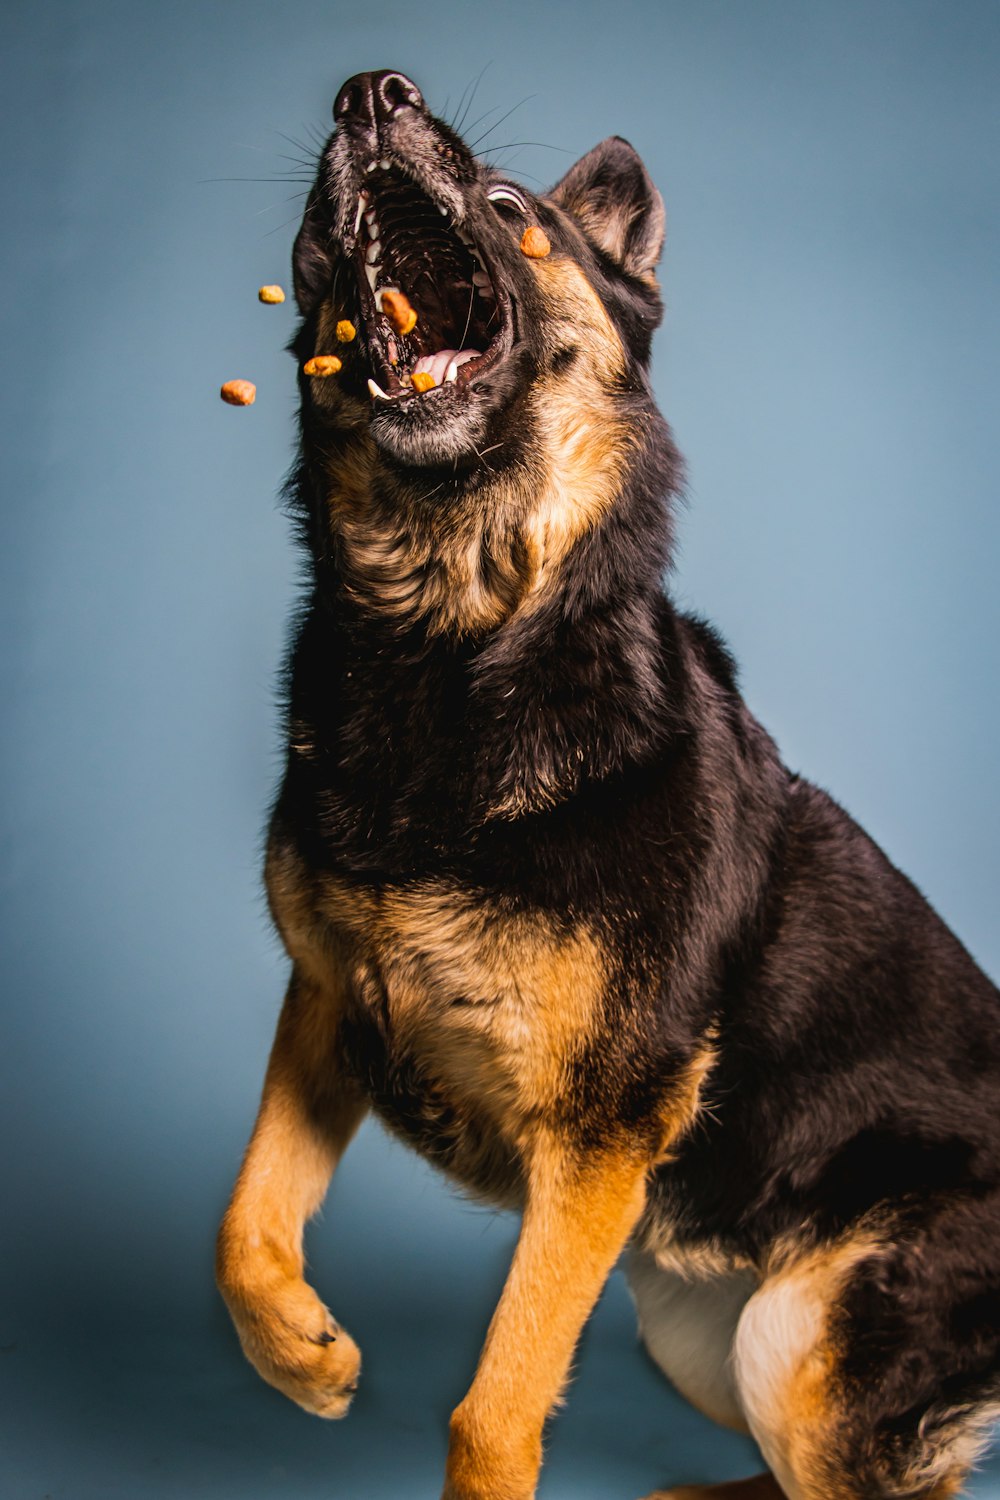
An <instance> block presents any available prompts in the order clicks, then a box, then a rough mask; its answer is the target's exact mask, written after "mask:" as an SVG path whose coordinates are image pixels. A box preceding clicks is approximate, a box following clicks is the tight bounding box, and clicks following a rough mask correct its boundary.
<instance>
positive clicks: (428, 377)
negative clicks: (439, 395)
mask: <svg viewBox="0 0 1000 1500" xmlns="http://www.w3.org/2000/svg"><path fill="white" fill-rule="evenodd" d="M410 384H411V385H412V386H413V389H414V390H415V391H432V390H433V389H434V376H433V375H432V374H431V372H430V371H429V370H418V371H417V373H416V374H415V375H411V376H410Z"/></svg>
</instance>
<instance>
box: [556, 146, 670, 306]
mask: <svg viewBox="0 0 1000 1500" xmlns="http://www.w3.org/2000/svg"><path fill="white" fill-rule="evenodd" d="M549 197H550V198H551V199H552V201H553V202H554V203H558V205H559V207H560V208H562V209H565V210H566V212H567V213H570V214H573V216H574V217H575V218H577V219H578V220H579V221H580V224H581V226H582V228H583V231H584V233H585V234H586V235H587V237H588V239H590V240H592V241H593V243H594V244H595V245H596V246H597V248H598V249H599V250H603V251H604V253H605V255H608V256H610V257H611V259H612V260H613V261H616V262H617V263H618V265H620V266H621V268H622V270H624V271H627V272H628V274H629V275H630V276H647V277H648V276H651V275H652V273H653V267H654V266H655V265H656V262H657V261H658V260H659V258H660V251H661V250H662V249H663V236H664V232H665V229H666V222H667V221H666V214H665V213H664V209H663V199H662V198H661V197H660V195H659V193H658V192H657V191H656V188H655V187H654V186H653V182H652V179H651V177H650V175H649V173H648V172H647V171H646V168H645V167H644V166H643V164H642V161H641V159H640V157H639V154H638V152H636V151H635V150H634V149H633V147H631V146H630V145H629V143H628V141H623V140H622V138H621V136H620V135H609V136H608V138H607V140H606V141H602V142H601V144H600V145H599V146H595V147H594V149H593V151H588V152H587V154H586V156H582V157H581V158H580V160H579V161H578V162H577V164H576V166H575V167H570V169H569V171H568V172H567V173H566V176H565V177H564V178H563V179H562V181H561V182H559V183H557V184H556V186H555V187H554V188H553V189H552V192H551V193H550V194H549Z"/></svg>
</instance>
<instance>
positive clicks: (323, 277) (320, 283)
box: [292, 195, 333, 317]
mask: <svg viewBox="0 0 1000 1500" xmlns="http://www.w3.org/2000/svg"><path fill="white" fill-rule="evenodd" d="M329 244H330V225H329V223H328V222H327V219H326V218H325V217H324V215H323V212H322V200H320V199H316V200H315V201H314V198H313V196H312V195H311V196H310V200H309V203H308V205H307V207H306V212H305V217H304V218H303V220H302V227H301V228H300V230H299V232H298V234H297V235H296V236H295V247H294V249H293V250H292V284H293V286H294V288H295V300H296V302H297V303H298V304H299V312H300V313H301V314H302V316H303V317H307V316H308V314H309V313H311V312H312V310H313V308H314V307H315V306H316V304H317V302H319V300H320V298H321V297H323V296H324V295H325V293H326V292H328V291H329V290H330V277H331V275H332V271H333V267H332V263H331V260H330V252H329V248H328V246H329Z"/></svg>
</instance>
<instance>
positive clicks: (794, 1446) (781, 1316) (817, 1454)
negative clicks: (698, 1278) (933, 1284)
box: [733, 1230, 959, 1500]
mask: <svg viewBox="0 0 1000 1500" xmlns="http://www.w3.org/2000/svg"><path fill="white" fill-rule="evenodd" d="M880 1243H881V1237H880V1235H879V1233H878V1232H877V1231H874V1230H871V1231H869V1230H861V1231H859V1232H856V1233H854V1234H852V1235H850V1236H848V1237H846V1238H845V1239H843V1240H841V1241H839V1242H838V1243H836V1244H835V1245H833V1246H823V1247H821V1248H819V1249H815V1250H812V1251H809V1252H807V1253H806V1254H801V1253H800V1254H799V1255H798V1256H795V1255H794V1253H793V1252H792V1249H791V1247H790V1246H787V1245H786V1246H784V1247H783V1248H782V1250H781V1253H780V1255H779V1256H777V1257H776V1260H775V1262H774V1266H775V1269H773V1270H772V1271H771V1273H770V1274H769V1275H768V1276H767V1277H766V1279H765V1280H764V1282H763V1284H762V1286H761V1287H760V1290H759V1291H758V1292H756V1293H755V1294H754V1296H753V1297H751V1298H750V1300H749V1302H748V1303H747V1305H746V1308H745V1309H744V1311H743V1314H742V1317H741V1318H740V1322H739V1325H738V1327H737V1330H736V1339H735V1343H734V1356H733V1358H734V1366H735V1371H736V1381H737V1387H738V1391H739V1396H740V1400H741V1403H742V1406H743V1410H744V1412H745V1414H746V1417H747V1420H748V1423H749V1426H750V1430H751V1432H752V1433H753V1436H754V1437H755V1438H756V1440H757V1444H758V1446H759V1447H760V1450H761V1452H762V1453H763V1455H764V1457H765V1458H766V1459H767V1461H768V1463H769V1465H770V1467H771V1468H772V1470H773V1471H774V1474H775V1476H776V1478H777V1479H778V1481H779V1483H780V1486H781V1491H782V1493H783V1494H784V1495H786V1496H787V1497H788V1500H852V1497H853V1500H862V1497H861V1492H860V1491H858V1490H857V1489H856V1488H855V1487H854V1486H853V1483H852V1480H853V1476H852V1475H851V1474H849V1473H847V1472H845V1471H844V1470H843V1469H842V1468H841V1467H840V1461H839V1458H838V1454H837V1445H836V1433H837V1431H838V1427H839V1426H840V1424H841V1422H842V1418H843V1411H842V1408H841V1404H840V1398H839V1392H838V1387H837V1379H836V1371H837V1366H838V1357H839V1350H838V1348H837V1346H836V1343H835V1340H834V1337H833V1335H832V1333H831V1330H830V1325H829V1320H830V1313H831V1310H832V1308H833V1307H834V1305H835V1303H836V1300H837V1298H838V1297H839V1295H840V1293H841V1291H842V1290H843V1287H844V1285H845V1283H846V1282H847V1281H848V1279H849V1278H850V1276H851V1274H852V1272H853V1270H854V1268H855V1267H856V1266H857V1265H859V1264H860V1262H861V1261H863V1260H866V1259H867V1258H868V1257H870V1256H871V1255H873V1254H877V1253H878V1250H879V1247H880ZM956 1467H957V1466H956V1465H955V1464H954V1462H953V1461H951V1462H949V1470H950V1471H951V1472H948V1473H946V1474H944V1475H942V1474H937V1475H930V1474H928V1476H927V1479H926V1484H927V1488H926V1490H925V1491H924V1494H925V1496H926V1500H935V1497H939V1500H943V1497H945V1496H947V1495H948V1494H950V1493H953V1490H951V1489H950V1488H949V1487H950V1486H952V1485H955V1484H957V1483H958V1482H959V1481H958V1479H957V1477H956V1473H955V1469H956ZM918 1483H919V1481H918ZM942 1484H943V1485H944V1488H941V1487H940V1486H941V1485H942Z"/></svg>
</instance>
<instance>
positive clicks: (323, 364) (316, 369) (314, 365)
mask: <svg viewBox="0 0 1000 1500" xmlns="http://www.w3.org/2000/svg"><path fill="white" fill-rule="evenodd" d="M302 368H303V370H304V371H305V372H306V374H307V375H317V376H319V377H320V378H323V377H324V376H327V375H336V374H337V372H338V370H339V369H340V368H341V364H340V360H339V359H338V358H337V356H336V355H335V354H314V355H313V357H312V359H307V360H306V362H305V364H304V365H303V366H302Z"/></svg>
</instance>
